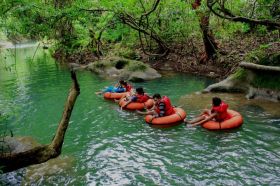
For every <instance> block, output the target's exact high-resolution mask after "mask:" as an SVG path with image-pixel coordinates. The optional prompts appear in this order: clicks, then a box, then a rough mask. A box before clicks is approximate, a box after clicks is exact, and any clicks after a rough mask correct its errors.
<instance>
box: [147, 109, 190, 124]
mask: <svg viewBox="0 0 280 186" xmlns="http://www.w3.org/2000/svg"><path fill="white" fill-rule="evenodd" d="M174 110H175V114H172V115H170V116H163V117H158V118H153V116H152V115H147V116H146V117H145V121H146V122H147V123H149V124H153V125H167V124H172V123H177V122H181V121H183V120H184V119H185V118H186V116H187V113H186V112H185V111H184V110H183V109H181V108H174Z"/></svg>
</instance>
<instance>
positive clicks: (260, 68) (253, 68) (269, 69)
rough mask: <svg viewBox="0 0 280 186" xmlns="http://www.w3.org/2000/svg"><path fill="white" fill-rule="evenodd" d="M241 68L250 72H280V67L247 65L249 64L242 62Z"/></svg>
mask: <svg viewBox="0 0 280 186" xmlns="http://www.w3.org/2000/svg"><path fill="white" fill-rule="evenodd" d="M239 66H240V67H242V68H246V69H250V70H260V71H273V72H280V67H277V66H265V65H258V64H254V63H247V62H241V63H240V64H239Z"/></svg>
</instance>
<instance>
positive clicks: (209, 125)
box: [202, 110, 243, 130]
mask: <svg viewBox="0 0 280 186" xmlns="http://www.w3.org/2000/svg"><path fill="white" fill-rule="evenodd" d="M227 112H228V113H229V114H230V115H231V118H230V119H228V120H225V121H223V122H217V121H213V120H211V121H207V122H205V123H203V124H202V127H203V128H206V129H209V130H221V129H232V128H236V127H239V126H241V125H242V124H243V118H242V116H241V115H240V113H238V112H236V111H234V110H228V111H227Z"/></svg>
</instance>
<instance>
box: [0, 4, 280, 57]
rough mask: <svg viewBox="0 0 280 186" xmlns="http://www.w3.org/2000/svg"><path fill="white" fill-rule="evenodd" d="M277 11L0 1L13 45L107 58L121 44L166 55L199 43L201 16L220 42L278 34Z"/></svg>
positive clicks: (1, 23)
mask: <svg viewBox="0 0 280 186" xmlns="http://www.w3.org/2000/svg"><path fill="white" fill-rule="evenodd" d="M279 7H280V6H279V0H246V1H244V0H219V1H217V0H205V1H202V0H185V1H182V0H168V1H166V0H165V1H164V0H153V1H150V0H119V1H112V0H103V1H98V0H94V1H92V0H67V1H64V0H3V1H1V2H0V29H1V32H2V33H4V34H5V35H6V37H7V38H9V39H11V40H12V41H14V42H17V41H19V40H21V39H22V38H29V39H35V40H41V41H45V42H50V41H52V43H55V47H56V49H58V48H59V49H63V50H64V52H66V53H72V52H79V51H83V50H90V51H92V52H94V53H95V54H96V55H99V56H100V55H104V54H105V55H106V54H107V53H108V51H109V49H110V48H114V45H115V44H119V45H120V46H123V47H124V48H140V47H141V49H142V51H144V52H145V53H146V54H148V55H153V54H159V55H164V54H166V52H168V51H170V50H172V47H171V45H172V44H173V43H184V42H185V41H187V40H192V39H195V40H202V39H201V38H202V35H203V32H202V31H201V25H203V24H202V23H203V22H202V21H203V20H202V19H200V18H203V15H205V14H207V15H209V19H210V22H209V25H208V26H207V29H209V30H211V31H212V33H213V37H215V38H217V39H219V40H223V39H228V38H231V37H232V36H233V35H234V34H235V33H248V32H258V33H260V34H265V33H267V32H268V31H271V30H275V29H279V25H280V23H279V19H280V16H279V12H280V10H279ZM210 10H211V11H210ZM124 55H128V56H130V55H131V54H124Z"/></svg>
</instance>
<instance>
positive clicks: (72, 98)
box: [0, 72, 80, 172]
mask: <svg viewBox="0 0 280 186" xmlns="http://www.w3.org/2000/svg"><path fill="white" fill-rule="evenodd" d="M71 78H72V87H71V89H70V92H69V95H68V98H67V101H66V104H65V107H64V112H63V115H62V118H61V121H60V123H59V125H58V128H57V131H56V134H55V136H54V138H53V140H52V143H51V144H48V145H39V146H37V147H35V148H32V149H30V150H27V151H24V152H19V153H2V154H0V168H1V170H2V171H3V172H10V171H14V170H17V169H20V168H23V167H27V166H29V165H33V164H39V163H43V162H46V161H48V160H49V159H52V158H55V157H57V156H59V155H60V153H61V148H62V144H63V141H64V136H65V133H66V129H67V127H68V124H69V120H70V116H71V113H72V110H73V108H74V104H75V102H76V99H77V97H78V95H79V94H80V88H79V84H78V81H77V78H76V74H75V73H74V72H71Z"/></svg>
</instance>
